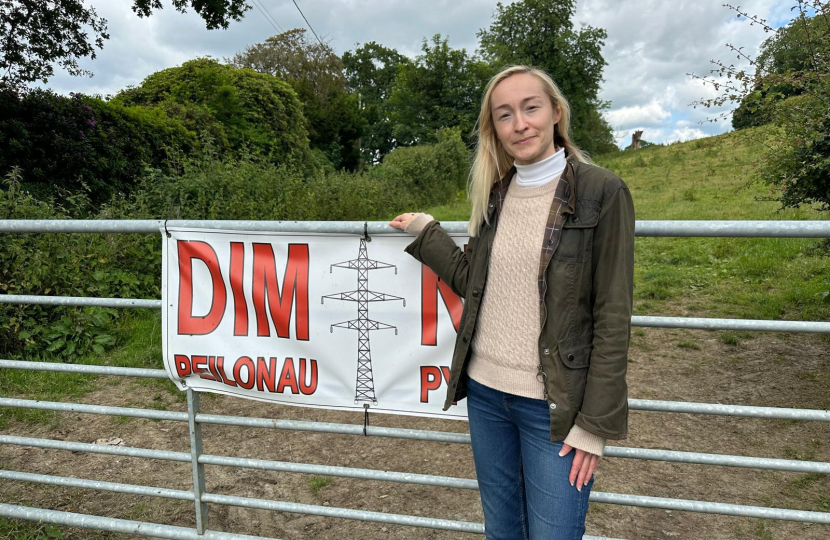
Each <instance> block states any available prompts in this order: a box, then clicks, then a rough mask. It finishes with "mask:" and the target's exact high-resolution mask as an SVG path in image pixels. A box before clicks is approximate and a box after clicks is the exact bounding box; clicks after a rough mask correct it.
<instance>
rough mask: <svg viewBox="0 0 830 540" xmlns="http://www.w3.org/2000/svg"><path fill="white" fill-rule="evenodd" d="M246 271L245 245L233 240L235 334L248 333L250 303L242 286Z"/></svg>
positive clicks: (232, 286)
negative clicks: (247, 301)
mask: <svg viewBox="0 0 830 540" xmlns="http://www.w3.org/2000/svg"><path fill="white" fill-rule="evenodd" d="M244 273H245V245H244V244H243V243H242V242H231V275H230V280H231V291H232V292H233V311H234V317H233V335H235V336H247V335H248V304H247V303H246V302H245V290H244V289H243V288H242V276H243V275H244Z"/></svg>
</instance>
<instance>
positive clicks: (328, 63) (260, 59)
mask: <svg viewBox="0 0 830 540" xmlns="http://www.w3.org/2000/svg"><path fill="white" fill-rule="evenodd" d="M227 61H228V62H229V63H231V64H232V65H234V66H236V67H240V68H251V69H254V70H255V71H258V72H260V73H268V74H270V75H273V76H276V77H279V78H281V79H284V80H285V81H287V82H288V83H289V84H291V86H292V87H293V88H294V91H295V92H296V93H297V96H298V97H299V98H300V101H302V103H303V112H304V114H305V117H306V118H307V119H308V136H309V142H310V144H311V147H312V148H316V149H319V150H320V151H322V152H323V153H324V154H325V155H326V157H327V158H328V160H329V161H331V162H332V164H333V165H334V167H335V168H337V169H340V168H341V167H345V168H347V169H349V170H355V169H357V168H358V167H359V166H360V162H361V156H360V147H359V140H360V136H361V134H362V132H363V129H364V127H365V121H364V120H363V118H362V117H361V115H360V111H359V107H358V98H357V96H350V95H349V94H348V92H347V86H346V77H345V75H344V74H343V64H342V63H341V61H340V58H339V57H338V56H337V54H336V53H335V52H334V50H333V49H332V48H331V47H330V46H329V45H328V43H319V42H317V41H309V40H308V39H306V31H305V29H302V28H295V29H293V30H289V31H287V32H283V33H282V34H279V35H276V36H273V37H270V38H268V39H267V40H265V42H264V43H257V44H255V45H251V46H248V47H246V48H245V49H244V50H243V51H242V52H239V53H237V54H235V55H234V56H233V58H230V59H228V60H227Z"/></svg>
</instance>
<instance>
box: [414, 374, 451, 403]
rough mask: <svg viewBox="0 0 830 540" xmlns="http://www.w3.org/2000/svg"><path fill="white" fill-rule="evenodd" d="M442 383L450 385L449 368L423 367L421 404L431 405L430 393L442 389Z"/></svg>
mask: <svg viewBox="0 0 830 540" xmlns="http://www.w3.org/2000/svg"><path fill="white" fill-rule="evenodd" d="M442 378H443V381H442ZM442 382H443V383H446V384H449V383H450V367H449V366H421V403H429V393H430V392H431V391H433V390H438V389H439V388H441V384H442ZM455 404H456V402H455V401H453V405H455Z"/></svg>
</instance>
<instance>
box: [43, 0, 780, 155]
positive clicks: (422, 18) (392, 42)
mask: <svg viewBox="0 0 830 540" xmlns="http://www.w3.org/2000/svg"><path fill="white" fill-rule="evenodd" d="M85 3H86V4H87V5H91V6H92V7H94V8H95V10H96V11H97V13H98V15H99V16H102V17H104V18H105V19H107V25H108V31H109V34H110V36H111V37H110V39H109V40H107V41H106V42H105V44H104V48H103V50H100V51H98V52H97V58H96V59H95V60H91V59H82V60H81V62H80V64H81V67H83V68H85V69H88V70H90V71H92V72H93V73H94V77H92V78H86V77H72V76H69V75H67V74H66V73H65V72H62V71H60V69H59V68H58V69H56V72H55V75H54V76H53V77H52V78H50V79H49V81H48V83H46V84H44V85H41V86H45V87H48V88H51V89H52V90H54V91H56V92H58V93H60V94H64V95H68V94H69V93H70V92H82V93H85V94H99V95H101V96H107V95H114V94H116V93H117V92H118V91H119V90H121V89H123V88H126V87H127V86H135V85H138V84H140V83H141V81H142V80H143V79H144V78H145V77H147V76H148V75H150V74H152V73H154V72H156V71H159V70H161V69H165V68H168V67H174V66H178V65H181V64H182V63H183V62H185V61H187V60H190V59H193V58H197V57H203V56H210V57H213V58H217V59H220V60H222V59H224V58H228V57H231V56H233V54H235V53H236V52H239V51H241V50H242V49H244V48H245V47H246V46H248V45H252V44H254V43H259V42H262V41H264V40H265V39H266V38H268V37H270V36H272V35H275V34H277V33H279V32H281V31H283V30H289V29H291V28H298V27H306V23H305V21H304V20H303V18H302V16H301V15H300V13H299V11H298V10H297V8H296V7H295V5H294V3H293V2H292V0H248V3H249V4H251V5H252V6H253V8H252V9H251V10H249V11H247V12H246V14H245V18H244V19H243V20H242V21H241V22H235V21H232V22H231V25H230V27H229V28H228V29H227V30H221V29H220V30H206V29H205V25H204V22H203V21H202V19H201V18H200V17H199V16H198V15H196V14H195V13H193V11H192V10H191V11H190V12H188V13H185V14H182V13H179V12H178V11H176V10H175V9H174V8H173V7H172V4H171V2H170V0H162V5H163V6H164V8H163V9H162V10H160V11H156V12H154V13H153V15H152V16H151V17H149V18H145V19H141V18H139V17H138V16H136V15H135V14H134V13H133V12H132V10H131V9H130V6H131V4H132V1H131V0H86V1H85ZM502 3H503V4H509V3H512V2H510V1H504V2H502ZM297 4H298V5H299V6H300V8H301V9H302V10H303V13H305V16H306V17H307V18H308V20H309V22H310V24H311V25H312V27H313V29H314V30H315V31H316V32H317V34H318V35H319V36H320V37H321V38H323V39H324V40H325V41H327V42H329V44H330V45H331V46H332V47H333V48H334V50H335V52H337V53H338V54H342V53H343V52H345V51H348V50H351V49H354V48H355V47H356V46H358V45H360V44H363V43H367V42H369V41H375V42H377V43H380V44H382V45H384V46H386V47H390V48H394V49H396V50H398V52H400V53H402V54H405V55H407V56H410V57H415V56H417V55H418V54H419V53H420V47H421V43H422V41H423V39H424V38H428V37H431V36H433V35H435V34H441V35H442V36H444V37H448V38H449V43H450V46H452V47H453V48H464V49H467V51H469V52H470V53H473V52H475V50H476V48H477V46H478V39H477V37H476V32H477V31H478V30H479V29H481V28H486V27H488V26H489V25H490V23H491V22H492V20H493V14H494V12H495V9H496V2H495V1H494V0H418V1H417V2H413V1H412V0H384V1H383V2H374V1H368V0H362V1H361V0H297ZM722 4H723V1H722V0H694V1H689V0H673V1H671V2H668V1H665V0H636V1H632V0H578V2H577V9H576V14H575V17H574V20H573V24H574V26H576V27H581V26H583V25H590V26H593V27H598V28H604V29H605V30H606V32H607V34H608V37H607V39H606V40H605V44H604V46H603V49H602V54H603V56H604V58H605V60H606V62H607V63H608V65H607V66H606V67H605V71H604V81H603V83H602V89H601V92H600V98H601V99H602V100H603V101H607V102H609V103H610V106H609V107H608V109H606V110H605V111H603V115H604V116H605V118H606V119H607V120H608V122H609V123H610V124H611V126H612V127H613V128H614V133H615V138H616V139H617V142H618V144H620V145H621V146H625V145H627V144H628V143H629V142H630V139H631V134H632V133H633V132H634V131H635V130H637V129H642V130H643V140H646V141H649V142H653V143H669V142H674V141H683V140H691V139H697V138H701V137H708V136H711V135H717V134H720V133H723V132H725V131H729V130H730V129H731V126H730V122H729V120H728V119H727V120H725V121H724V120H721V121H718V122H707V121H706V120H707V119H711V118H715V117H716V116H717V115H718V114H719V113H721V112H727V111H729V110H730V109H732V108H734V106H729V105H727V106H724V107H722V108H720V109H705V108H701V107H698V108H693V106H692V105H691V103H692V102H693V101H695V100H700V99H703V98H708V97H714V96H715V95H716V92H715V90H714V89H713V88H712V87H711V86H704V85H703V84H702V83H701V82H700V81H698V80H695V79H693V78H692V77H691V76H690V75H689V74H690V73H695V74H698V75H708V74H709V70H710V69H712V68H713V67H714V66H713V65H712V64H711V62H710V60H713V59H719V60H722V61H724V62H726V63H727V64H729V63H734V64H735V65H736V66H737V67H746V66H747V62H745V61H741V60H739V59H738V58H737V57H736V55H735V54H734V53H731V52H730V51H729V50H728V49H727V47H726V44H727V43H731V44H733V45H735V46H736V47H744V49H743V51H744V52H746V53H747V54H748V55H749V56H750V57H754V56H755V54H757V51H758V48H759V46H760V45H761V43H762V42H763V41H764V39H766V38H768V37H769V36H770V34H767V33H765V32H764V30H763V29H762V28H761V27H759V26H758V25H750V23H749V21H747V20H746V19H744V18H741V19H739V18H737V17H736V14H735V12H734V11H732V10H730V9H728V8H726V7H723V5H722ZM790 4H791V2H789V1H782V0H744V1H742V2H741V3H740V8H741V9H742V10H744V11H745V12H748V13H750V14H754V15H757V16H759V17H761V18H762V19H765V20H766V21H767V23H768V24H770V25H771V26H773V27H779V26H782V25H784V24H786V22H787V21H788V20H789V18H790V17H791V12H790ZM265 13H267V14H268V15H269V16H270V17H266V15H265ZM309 37H312V36H311V34H310V33H309ZM575 61H578V59H576V60H575ZM701 122H702V123H701Z"/></svg>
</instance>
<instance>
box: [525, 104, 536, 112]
mask: <svg viewBox="0 0 830 540" xmlns="http://www.w3.org/2000/svg"><path fill="white" fill-rule="evenodd" d="M538 108H539V107H538V106H537V105H531V106H530V107H528V108H527V110H528V111H532V110H535V109H538Z"/></svg>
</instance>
